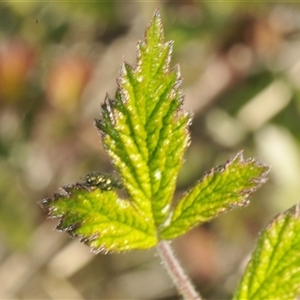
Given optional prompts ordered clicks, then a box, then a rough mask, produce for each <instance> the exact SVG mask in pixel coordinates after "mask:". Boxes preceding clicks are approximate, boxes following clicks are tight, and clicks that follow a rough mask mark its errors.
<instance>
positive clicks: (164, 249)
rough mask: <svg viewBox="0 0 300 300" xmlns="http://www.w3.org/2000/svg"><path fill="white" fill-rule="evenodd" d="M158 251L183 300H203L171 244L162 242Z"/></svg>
mask: <svg viewBox="0 0 300 300" xmlns="http://www.w3.org/2000/svg"><path fill="white" fill-rule="evenodd" d="M157 251H158V253H159V255H160V257H161V259H162V261H163V263H164V265H165V267H166V268H167V270H168V272H169V274H170V276H171V278H172V280H173V283H174V284H175V286H176V287H177V290H178V292H179V293H180V294H181V295H182V296H183V298H184V299H186V300H201V299H202V298H201V297H200V295H199V294H198V293H197V292H196V290H195V288H194V286H193V285H192V283H191V281H190V279H189V278H188V276H187V275H186V274H185V272H184V271H183V269H182V267H181V266H180V264H179V262H178V260H177V259H176V257H175V254H174V252H173V250H172V248H171V246H170V244H169V242H167V241H160V242H159V244H158V246H157Z"/></svg>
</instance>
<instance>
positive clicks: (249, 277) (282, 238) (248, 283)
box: [234, 204, 300, 300]
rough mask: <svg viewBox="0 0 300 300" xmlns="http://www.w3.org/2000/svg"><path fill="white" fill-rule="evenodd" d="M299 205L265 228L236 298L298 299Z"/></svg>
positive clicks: (299, 261) (299, 255)
mask: <svg viewBox="0 0 300 300" xmlns="http://www.w3.org/2000/svg"><path fill="white" fill-rule="evenodd" d="M299 213H300V205H299V204H297V205H296V206H294V207H292V208H291V209H289V210H288V211H286V212H285V213H283V214H280V215H278V216H277V217H276V218H275V219H274V220H273V221H272V223H271V224H269V225H268V227H267V228H266V229H265V230H263V231H262V232H261V234H260V236H259V239H258V241H257V245H256V249H255V251H254V252H253V254H252V257H251V259H250V261H249V263H248V265H247V268H246V270H245V273H244V276H243V278H242V279H241V282H240V284H239V286H238V288H237V291H236V293H235V295H234V299H280V300H282V299H297V297H299V295H300V234H299V233H300V218H299V216H300V215H299Z"/></svg>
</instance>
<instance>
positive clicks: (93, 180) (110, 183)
mask: <svg viewBox="0 0 300 300" xmlns="http://www.w3.org/2000/svg"><path fill="white" fill-rule="evenodd" d="M85 183H86V184H87V185H88V186H94V187H98V188H99V189H101V190H105V191H110V190H112V189H113V188H118V189H122V188H123V185H122V183H121V182H119V181H117V180H116V179H114V178H113V177H112V176H110V175H108V174H105V173H102V172H93V173H90V174H87V175H86V176H85Z"/></svg>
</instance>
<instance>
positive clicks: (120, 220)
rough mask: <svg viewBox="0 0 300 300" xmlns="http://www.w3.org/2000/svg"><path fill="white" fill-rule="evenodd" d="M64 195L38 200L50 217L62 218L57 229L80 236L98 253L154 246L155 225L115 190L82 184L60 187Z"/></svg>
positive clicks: (155, 241) (155, 240)
mask: <svg viewBox="0 0 300 300" xmlns="http://www.w3.org/2000/svg"><path fill="white" fill-rule="evenodd" d="M63 190H64V194H54V195H53V197H51V198H48V199H44V200H43V201H41V205H42V207H43V209H44V210H45V211H46V212H47V213H48V215H49V216H50V217H51V218H61V220H60V222H59V224H58V225H57V227H56V229H58V230H61V231H66V232H68V233H69V234H70V235H71V236H76V237H80V238H81V241H82V242H84V243H86V244H87V245H89V246H90V247H91V248H92V250H93V251H94V252H96V253H98V252H101V251H103V252H108V251H126V250H130V249H135V248H136V249H145V248H150V247H153V246H155V245H156V243H157V239H156V235H155V227H154V224H153V222H152V220H151V219H148V220H145V218H144V217H142V216H141V215H140V214H139V213H138V212H137V210H136V209H135V207H134V206H133V205H132V204H131V203H130V202H129V201H128V200H124V199H120V198H119V197H118V195H117V194H116V193H115V192H114V191H104V190H101V189H98V188H95V187H87V186H86V185H83V184H76V185H69V186H65V187H64V188H63Z"/></svg>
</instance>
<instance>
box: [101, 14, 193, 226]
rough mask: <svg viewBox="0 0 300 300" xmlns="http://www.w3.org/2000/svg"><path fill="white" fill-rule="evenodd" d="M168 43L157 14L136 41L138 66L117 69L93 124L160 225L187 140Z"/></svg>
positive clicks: (142, 206)
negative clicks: (111, 94) (113, 89)
mask: <svg viewBox="0 0 300 300" xmlns="http://www.w3.org/2000/svg"><path fill="white" fill-rule="evenodd" d="M171 52H172V43H171V42H167V43H165V42H164V35H163V27H162V23H161V19H160V15H159V13H158V12H156V14H155V16H154V18H153V20H152V22H151V24H150V26H149V27H148V28H147V29H146V34H145V41H144V42H139V43H138V45H137V57H138V60H137V65H136V67H134V68H132V67H131V66H129V65H127V64H126V63H124V64H123V66H122V68H121V73H120V78H119V80H118V90H117V94H116V99H115V100H110V99H109V98H108V97H107V98H106V101H105V104H104V105H103V106H102V108H103V111H102V113H103V117H104V118H103V120H101V121H100V120H98V121H96V125H97V126H98V127H99V128H100V130H101V132H102V133H103V141H104V144H105V147H106V149H107V151H108V154H109V156H110V158H111V159H112V161H113V163H114V165H115V167H116V169H117V170H118V171H119V173H120V174H121V177H122V180H123V184H124V186H125V187H126V190H127V191H128V194H129V195H130V199H131V201H133V202H134V203H135V204H136V206H137V208H138V209H139V210H140V212H141V213H142V214H144V215H145V217H147V218H154V220H155V223H156V224H157V225H160V224H162V223H163V222H164V221H165V219H166V217H167V215H168V214H169V211H170V207H171V202H172V199H173V194H174V190H175V184H176V178H177V174H178V171H179V169H180V167H181V165H182V157H183V153H184V150H185V149H186V147H187V145H188V143H189V135H188V130H187V128H188V124H189V122H190V116H189V115H188V114H187V113H185V112H183V111H182V109H181V105H182V100H183V99H182V95H181V91H180V89H179V87H180V83H181V79H180V72H179V67H178V66H177V67H176V68H174V69H173V70H171V71H170V70H169V62H170V57H171Z"/></svg>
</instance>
